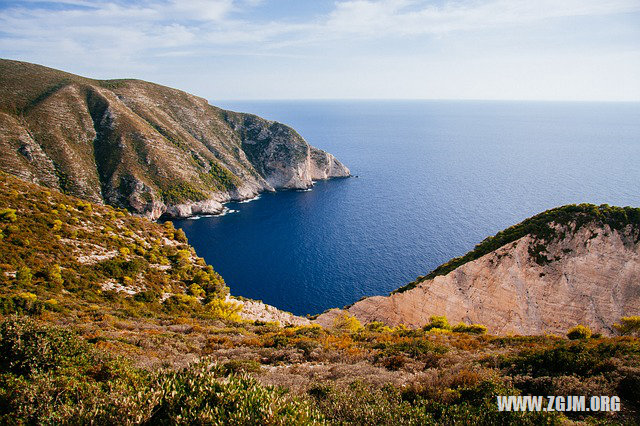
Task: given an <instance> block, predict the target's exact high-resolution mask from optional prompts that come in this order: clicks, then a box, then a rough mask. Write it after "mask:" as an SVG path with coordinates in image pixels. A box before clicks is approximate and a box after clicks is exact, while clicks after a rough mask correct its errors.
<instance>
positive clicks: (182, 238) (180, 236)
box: [173, 229, 188, 244]
mask: <svg viewBox="0 0 640 426" xmlns="http://www.w3.org/2000/svg"><path fill="white" fill-rule="evenodd" d="M173 239H174V240H176V241H178V242H179V243H184V244H187V242H188V240H187V236H186V235H185V233H184V231H183V230H182V229H177V230H176V232H174V234H173Z"/></svg>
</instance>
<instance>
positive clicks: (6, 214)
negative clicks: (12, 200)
mask: <svg viewBox="0 0 640 426" xmlns="http://www.w3.org/2000/svg"><path fill="white" fill-rule="evenodd" d="M16 220H18V216H16V210H15V209H0V222H15V221H16Z"/></svg>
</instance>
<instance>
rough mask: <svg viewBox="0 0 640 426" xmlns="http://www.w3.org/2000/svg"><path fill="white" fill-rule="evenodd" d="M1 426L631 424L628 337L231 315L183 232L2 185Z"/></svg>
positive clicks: (629, 328)
mask: <svg viewBox="0 0 640 426" xmlns="http://www.w3.org/2000/svg"><path fill="white" fill-rule="evenodd" d="M0 258H1V259H2V260H1V262H2V263H1V265H0V288H1V289H2V292H1V293H0V423H1V424H69V423H73V424H77V423H98V424H175V423H190V424H191V423H199V424H283V425H284V424H287V425H289V424H326V423H330V424H363V425H365V424H366V425H370V424H476V423H477V424H505V425H506V424H557V423H561V422H563V421H565V420H567V419H569V420H573V421H585V422H590V423H594V422H595V423H603V424H607V423H610V424H620V423H629V424H633V423H634V422H635V421H637V419H638V410H639V409H640V398H639V395H640V341H639V340H638V337H637V335H638V332H639V331H640V319H639V318H637V317H630V318H625V319H621V321H620V323H619V324H617V325H616V327H615V328H616V329H617V330H619V332H620V333H621V334H624V336H619V337H602V336H598V335H591V333H590V330H588V329H587V328H586V327H575V328H574V329H572V330H571V331H570V332H569V336H568V337H569V338H567V337H559V336H530V337H522V336H490V335H487V334H486V327H484V326H483V325H480V324H462V323H461V324H449V323H448V321H447V319H446V318H444V317H433V318H432V319H431V321H430V323H429V324H426V325H425V327H424V328H422V329H417V330H413V329H408V328H406V327H403V326H399V327H395V328H389V327H387V326H385V325H384V324H382V323H370V324H365V325H363V324H360V323H359V322H358V321H357V320H356V319H355V318H352V317H349V316H341V317H338V318H337V319H336V321H335V323H334V324H333V327H329V328H322V327H320V326H317V325H305V326H297V327H293V326H287V327H283V326H281V325H280V324H276V323H265V322H260V321H247V320H242V319H241V318H240V316H239V315H238V311H237V308H236V307H235V306H233V304H232V303H229V302H227V301H226V299H225V296H226V295H227V292H228V290H227V288H226V286H225V283H224V281H223V280H222V278H221V277H220V276H219V275H218V274H216V273H215V271H214V270H213V269H212V268H211V267H210V266H208V265H206V263H205V262H204V261H203V260H202V259H200V258H198V257H197V256H196V255H195V253H194V252H193V250H192V249H191V247H190V246H189V245H188V242H187V240H186V238H185V236H184V234H183V233H182V232H181V231H179V230H175V229H174V228H173V227H172V226H171V225H170V224H166V225H159V224H154V223H150V222H148V221H146V220H143V219H140V218H135V217H133V216H131V215H129V214H128V213H126V212H124V211H121V210H117V209H112V208H110V207H104V206H96V205H92V204H89V203H86V202H83V201H81V200H78V199H75V198H71V197H68V196H65V195H63V194H60V193H57V192H54V191H48V190H45V189H43V188H41V187H39V186H36V185H32V184H27V183H25V182H22V181H20V180H18V179H15V178H13V177H10V176H7V175H4V174H0ZM519 394H522V395H526V394H532V395H589V396H590V395H618V396H620V398H621V400H622V403H621V406H622V411H621V412H617V413H615V412H614V413H560V412H544V413H543V412H540V413H518V412H499V411H498V410H497V405H496V396H497V395H519Z"/></svg>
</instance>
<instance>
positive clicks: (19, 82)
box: [0, 60, 349, 219]
mask: <svg viewBox="0 0 640 426" xmlns="http://www.w3.org/2000/svg"><path fill="white" fill-rule="evenodd" d="M0 152H2V155H1V156H0V170H3V171H5V172H8V173H11V174H14V175H16V176H19V177H21V178H23V179H26V180H29V181H32V182H34V183H38V184H41V185H45V186H48V187H51V188H55V189H59V190H62V191H63V192H65V193H68V194H71V195H75V196H78V197H82V198H85V199H88V200H90V201H92V202H96V203H106V204H110V205H114V206H118V207H124V208H127V209H129V210H130V211H132V212H134V213H138V214H142V215H145V216H147V217H150V218H152V219H155V218H157V217H159V216H161V215H162V214H167V215H170V216H189V215H192V214H198V213H216V212H219V211H221V209H222V204H221V203H223V202H226V201H229V200H234V199H235V200H239V199H246V198H251V197H253V196H255V195H257V194H258V193H259V192H262V191H273V190H275V189H281V188H283V189H284V188H291V189H303V188H308V187H310V186H311V185H312V183H313V181H314V180H319V179H327V178H332V177H346V176H349V170H348V169H347V168H346V167H345V166H344V165H342V164H341V163H340V162H339V161H338V160H337V159H336V158H335V157H334V156H333V155H331V154H329V153H326V152H324V151H321V150H319V149H317V148H314V147H312V146H310V145H309V144H308V143H307V142H306V141H305V140H304V139H303V138H302V137H301V136H300V135H299V134H298V133H296V131H295V130H293V129H291V128H290V127H288V126H285V125H283V124H280V123H277V122H273V121H267V120H264V119H262V118H260V117H257V116H254V115H250V114H241V113H236V112H231V111H225V110H222V109H220V108H216V107H214V106H211V105H209V104H208V102H207V101H206V100H205V99H202V98H199V97H197V96H193V95H190V94H188V93H185V92H182V91H179V90H176V89H171V88H168V87H164V86H160V85H157V84H153V83H148V82H145V81H140V80H108V81H100V80H92V79H87V78H83V77H79V76H76V75H73V74H69V73H65V72H62V71H58V70H54V69H50V68H46V67H42V66H39V65H34V64H29V63H24V62H17V61H10V60H0Z"/></svg>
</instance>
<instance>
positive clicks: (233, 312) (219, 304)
mask: <svg viewBox="0 0 640 426" xmlns="http://www.w3.org/2000/svg"><path fill="white" fill-rule="evenodd" d="M205 311H206V312H207V314H208V316H211V317H213V318H219V319H226V320H229V321H240V320H241V319H242V318H241V317H240V312H241V311H242V305H241V304H240V303H235V302H231V301H229V302H227V301H226V300H224V299H213V300H211V301H210V302H209V303H207V304H206V306H205Z"/></svg>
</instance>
